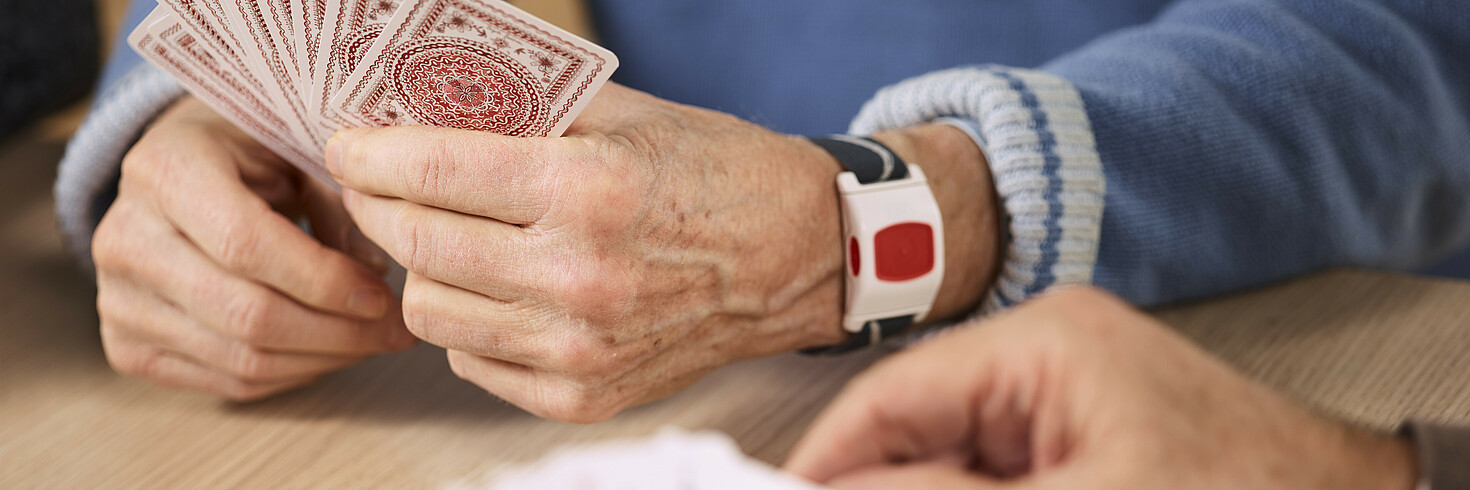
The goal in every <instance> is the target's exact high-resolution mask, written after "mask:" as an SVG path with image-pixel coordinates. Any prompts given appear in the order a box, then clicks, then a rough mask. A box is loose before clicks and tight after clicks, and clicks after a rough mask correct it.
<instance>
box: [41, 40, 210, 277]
mask: <svg viewBox="0 0 1470 490" xmlns="http://www.w3.org/2000/svg"><path fill="white" fill-rule="evenodd" d="M183 95H184V89H183V88H182V87H180V86H179V84H178V82H175V81H174V79H173V78H172V77H170V76H168V74H165V73H163V72H162V71H159V70H158V69H155V68H153V66H152V65H148V64H142V65H139V66H138V67H136V68H134V69H133V70H132V71H130V72H128V74H127V75H125V76H124V77H123V78H122V79H120V80H118V81H117V83H115V84H114V85H113V86H112V87H111V88H110V89H109V90H108V91H107V92H106V93H104V94H102V95H101V97H99V98H98V100H97V102H96V103H95V104H93V106H92V112H91V113H90V114H88V115H87V120H86V122H84V123H82V127H81V128H79V129H77V133H76V135H74V136H72V138H71V142H70V143H67V145H66V155H65V156H63V157H62V158H61V166H60V168H58V169H57V175H56V188H55V193H56V217H57V220H58V221H59V222H60V225H61V232H62V233H63V234H64V235H66V241H67V247H68V248H69V249H71V251H72V253H74V254H76V256H77V259H78V260H80V261H81V263H82V265H83V267H85V268H86V269H87V270H92V232H93V231H94V230H95V229H96V228H97V223H98V222H100V221H102V213H103V212H105V211H106V210H107V207H106V206H105V204H107V203H99V201H100V200H102V199H106V198H107V196H109V195H110V194H111V193H112V192H114V191H115V190H114V189H112V188H111V187H112V186H113V185H114V182H116V180H117V176H118V170H119V168H120V167H121V166H122V159H123V155H124V154H126V153H127V151H128V149H129V148H131V147H132V146H133V142H135V141H137V140H138V136H139V135H140V134H142V132H143V127H144V126H147V125H148V123H150V122H152V121H153V119H154V118H155V117H158V114H159V113H160V112H163V110H164V109H166V108H168V106H169V105H170V104H172V103H173V101H175V100H177V99H178V98H179V97H182V96H183ZM99 204H102V205H99Z"/></svg>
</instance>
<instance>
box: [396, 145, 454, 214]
mask: <svg viewBox="0 0 1470 490" xmlns="http://www.w3.org/2000/svg"><path fill="white" fill-rule="evenodd" d="M434 134H435V136H433V137H429V138H424V140H423V141H424V142H425V144H426V145H428V147H427V148H426V151H425V152H424V153H423V155H424V156H423V161H421V162H419V164H418V165H413V166H412V170H411V171H409V172H406V173H405V175H404V178H406V179H408V181H407V182H404V183H403V184H404V186H403V187H404V188H405V189H408V190H409V192H412V193H414V194H415V195H417V196H419V197H424V198H432V197H434V196H437V195H439V194H440V193H441V192H443V189H444V186H445V185H447V184H452V183H453V182H455V181H456V180H457V179H458V173H459V172H458V170H459V165H458V158H457V157H458V154H457V152H458V150H457V148H458V146H457V145H455V144H454V143H453V142H451V141H449V137H448V136H446V135H443V134H440V133H434Z"/></svg>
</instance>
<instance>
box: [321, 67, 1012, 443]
mask: <svg viewBox="0 0 1470 490" xmlns="http://www.w3.org/2000/svg"><path fill="white" fill-rule="evenodd" d="M569 133H570V134H572V136H569V137H566V138H510V137H505V136H498V135H494V134H488V133H476V132H469V131H460V130H454V129H444V128H430V127H404V128H378V129H353V130H347V131H343V132H340V133H338V134H337V135H336V136H335V137H334V138H333V140H332V141H331V143H329V144H328V149H327V161H328V168H329V169H330V170H331V172H332V174H333V175H334V176H336V178H337V179H338V181H339V182H341V184H342V185H343V186H344V187H345V188H346V189H348V190H347V191H345V192H344V196H343V197H344V200H345V202H346V204H347V209H348V211H350V212H351V214H352V216H353V218H354V219H355V221H356V222H357V223H358V225H359V226H361V227H362V230H363V233H365V234H366V235H367V236H368V237H369V238H371V239H372V240H373V241H374V242H376V243H378V244H379V245H381V246H382V247H383V249H384V250H386V251H387V252H388V253H389V254H390V255H392V256H393V257H394V258H395V259H397V260H398V262H399V263H401V264H403V265H404V266H405V267H406V268H407V269H408V270H409V272H410V275H409V279H408V283H407V285H406V287H405V289H404V315H405V319H406V320H407V324H408V328H409V329H410V330H411V331H412V332H413V333H414V334H415V335H417V336H418V337H420V338H422V339H424V340H425V341H428V342H430V343H433V344H437V345H440V346H443V347H445V348H447V349H449V362H450V364H451V365H452V366H453V368H454V371H455V372H456V373H457V374H458V375H459V376H460V377H463V378H465V379H467V380H469V381H472V382H474V383H476V384H478V385H479V386H481V387H483V388H484V389H486V390H488V391H490V392H492V393H494V394H496V395H498V396H500V397H501V398H503V399H505V400H507V401H509V402H511V403H514V404H516V405H518V406H520V407H522V408H525V409H526V410H528V411H531V412H533V413H535V414H538V415H541V416H543V417H548V418H554V419H560V420H567V421H574V422H594V421H599V420H603V419H606V418H608V417H610V416H612V415H613V414H615V413H617V412H618V411H620V410H622V409H623V408H625V407H628V406H631V405H634V404H637V403H640V402H643V401H647V400H651V399H654V398H658V397H661V396H664V395H666V394H668V393H670V392H672V391H675V390H677V389H680V388H682V387H684V386H687V385H688V384H690V383H692V382H694V381H695V380H697V379H699V378H700V377H701V376H703V375H704V374H705V373H708V372H709V371H711V370H713V369H715V368H716V367H719V366H722V365H725V364H728V363H731V362H734V361H737V360H741V359H747V358H752V357H757V356H764V355H769V354H772V353H777V352H785V351H791V350H794V349H798V348H802V347H810V346H818V345H827V344H834V343H837V342H839V341H841V340H842V337H843V334H842V332H841V328H840V327H839V319H840V315H841V311H842V288H843V284H842V276H841V273H842V258H843V256H842V251H843V249H842V247H841V230H840V229H841V226H840V222H839V216H838V207H837V196H836V190H835V185H834V177H835V176H836V174H837V173H838V171H839V169H840V167H839V166H838V165H837V162H836V160H835V159H833V158H831V157H830V156H828V155H827V154H826V153H824V152H823V151H822V150H821V149H820V148H818V147H816V146H815V145H813V144H811V143H810V142H807V141H805V140H803V139H800V138H795V137H790V136H785V135H779V134H776V133H773V132H770V131H767V130H765V129H762V128H760V127H758V126H755V125H752V124H749V123H746V122H743V121H740V120H738V119H736V118H734V117H731V116H728V115H724V114H720V113H716V112H712V111H706V110H701V109H696V108H692V107H687V106H681V105H678V104H674V103H670V102H667V101H663V100H660V99H657V98H654V97H652V96H649V95H647V94H643V93H640V92H636V91H633V90H630V89H627V88H624V87H621V86H617V85H615V84H610V85H609V86H607V87H605V88H604V89H603V90H602V93H601V94H599V95H598V96H597V98H596V99H595V100H594V101H593V103H592V104H591V105H590V106H589V107H588V109H587V111H586V112H584V113H583V114H582V115H581V117H580V118H579V119H578V120H577V122H576V124H575V125H574V126H573V127H572V128H571V130H570V132H569ZM935 135H937V137H940V138H945V139H944V141H946V142H949V143H951V144H953V143H954V142H956V141H957V142H959V144H960V145H963V146H960V147H959V148H958V149H956V150H951V151H950V152H949V153H944V152H939V151H933V152H931V153H928V154H925V155H926V156H928V155H944V156H952V155H954V154H963V155H968V156H971V157H972V158H971V160H970V161H962V160H963V159H961V158H948V159H946V161H945V162H943V163H942V164H941V163H940V162H938V161H936V162H934V164H933V165H926V166H925V170H926V171H927V172H929V175H930V176H931V178H932V179H933V180H934V181H941V182H949V183H945V184H937V185H938V186H939V187H944V188H945V189H947V190H949V192H948V194H947V197H948V199H946V196H940V198H939V199H940V201H941V206H944V205H945V204H946V203H948V204H951V205H952V206H951V207H950V208H949V210H950V211H952V212H953V213H952V216H951V215H946V234H949V233H953V235H952V236H954V237H955V240H968V241H967V242H964V241H962V242H954V241H951V242H950V243H962V244H963V245H956V246H955V247H954V248H955V251H956V252H955V253H954V254H951V255H948V256H947V258H948V260H950V261H952V262H951V267H950V269H947V271H951V272H947V273H946V274H947V277H946V283H945V284H946V286H947V291H948V292H941V299H940V304H939V306H938V307H937V308H936V317H943V316H946V315H952V314H955V313H958V312H960V311H963V310H965V309H966V308H968V307H970V306H971V305H973V304H974V303H975V302H976V301H978V296H979V292H980V291H983V290H984V284H985V283H986V282H988V280H989V277H990V274H991V269H993V265H991V264H992V262H994V255H995V251H994V248H995V246H994V242H995V241H996V236H997V234H996V233H995V232H994V224H995V223H994V222H995V219H994V217H993V216H992V215H991V214H984V213H982V212H980V210H985V211H987V212H992V213H993V211H990V208H989V207H988V205H989V203H990V202H991V198H990V197H989V196H990V195H991V194H990V192H991V191H990V186H989V182H988V176H987V175H988V174H985V173H984V170H983V167H984V165H983V162H980V161H979V160H978V157H979V151H978V149H976V148H975V147H974V144H973V143H971V142H970V141H969V140H968V139H967V138H965V136H964V135H963V133H960V132H959V131H958V130H954V129H952V128H947V127H946V128H943V129H937V130H936V129H934V128H932V127H931V128H926V129H923V130H921V131H918V132H916V133H915V134H913V135H899V134H895V135H889V136H888V137H889V138H890V140H889V141H892V142H893V143H894V145H895V147H897V148H903V150H897V149H896V151H916V150H913V148H917V147H923V148H925V149H928V150H934V149H935V148H938V147H937V146H935V145H922V144H919V143H916V142H917V141H919V140H921V139H924V138H928V137H930V136H935ZM924 141H928V140H924ZM966 147H967V148H966ZM965 152H968V153H965ZM906 156H908V155H906ZM936 159H937V157H936ZM937 192H938V191H937ZM960 210H963V211H964V212H961V211H960ZM975 237H984V238H983V239H982V238H975ZM961 255H965V256H963V257H961Z"/></svg>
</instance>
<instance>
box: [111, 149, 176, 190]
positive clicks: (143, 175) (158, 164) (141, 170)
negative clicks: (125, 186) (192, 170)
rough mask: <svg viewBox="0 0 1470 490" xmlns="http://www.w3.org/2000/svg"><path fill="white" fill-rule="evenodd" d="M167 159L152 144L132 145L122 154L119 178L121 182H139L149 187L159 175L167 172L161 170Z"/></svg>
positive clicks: (156, 180) (155, 181)
mask: <svg viewBox="0 0 1470 490" xmlns="http://www.w3.org/2000/svg"><path fill="white" fill-rule="evenodd" d="M167 161H168V157H167V156H165V155H163V154H162V153H160V152H159V151H158V150H156V149H155V148H154V146H153V145H146V144H140V145H134V146H133V148H132V149H131V150H128V153H127V154H125V155H123V159H122V177H121V178H122V180H123V182H127V183H141V184H143V185H145V186H150V187H151V186H153V185H154V184H156V183H157V182H158V179H159V176H160V175H162V174H166V173H167V172H163V171H162V168H163V167H164V166H166V162H167Z"/></svg>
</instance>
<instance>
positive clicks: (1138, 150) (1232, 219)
mask: <svg viewBox="0 0 1470 490" xmlns="http://www.w3.org/2000/svg"><path fill="white" fill-rule="evenodd" d="M1465 60H1470V4H1466V3H1464V2H1425V1H1414V0H1378V1H1373V0H1181V1H1178V2H1176V3H1174V4H1172V5H1171V6H1170V7H1169V8H1168V9H1166V10H1165V11H1164V12H1163V13H1162V14H1160V16H1159V17H1158V18H1157V19H1155V20H1154V21H1152V22H1150V23H1148V24H1145V25H1141V26H1138V27H1135V28H1130V29H1126V30H1123V31H1119V32H1116V33H1113V34H1111V35H1108V36H1105V37H1103V38H1100V39H1098V40H1096V41H1094V42H1092V43H1090V44H1088V45H1087V46H1084V47H1082V48H1080V49H1078V50H1076V51H1074V52H1072V53H1070V54H1067V55H1065V56H1063V57H1061V58H1059V59H1056V60H1053V61H1052V62H1050V63H1048V64H1046V65H1044V66H1042V67H1040V69H1039V70H1037V71H1034V72H1033V71H1027V70H1017V69H1012V68H1004V67H978V68H962V69H956V70H950V71H946V72H940V73H934V74H929V75H925V76H923V77H920V78H918V79H914V80H910V81H907V82H904V83H901V84H899V85H896V86H893V87H890V88H889V89H886V90H885V91H884V92H883V93H880V94H879V95H878V96H877V97H875V98H874V100H873V101H871V102H870V103H869V104H868V106H867V107H865V108H864V110H863V111H862V112H861V113H860V115H859V117H858V119H857V120H856V121H854V129H856V130H864V131H872V130H876V129H882V128H891V127H898V126H902V125H907V124H913V123H916V122H922V121H924V120H931V119H935V118H938V117H944V116H957V117H963V118H967V119H972V120H974V121H976V122H977V123H978V125H979V127H981V128H982V129H984V130H983V131H982V133H984V134H982V146H983V147H985V150H986V154H987V156H989V157H991V160H992V161H991V165H992V167H993V169H992V170H993V172H992V173H993V174H994V175H995V176H996V185H997V191H998V193H999V195H1000V196H1001V197H1002V200H1003V203H1004V206H1005V208H1006V210H1007V212H1008V213H1009V214H1010V216H1009V217H1010V219H1011V225H1010V228H1011V230H1010V231H1011V234H1012V243H1011V245H1010V251H1009V252H1008V260H1007V263H1006V265H1005V267H1004V272H1003V274H1004V276H1003V277H1002V278H1001V281H1000V283H999V284H997V287H996V291H997V292H998V294H999V295H1000V296H1002V297H1004V298H1003V299H1010V300H1016V299H1021V298H1015V297H1012V294H1011V292H1020V293H1025V294H1029V293H1032V292H1036V291H1039V290H1041V289H1043V288H1044V286H1046V285H1049V284H1051V283H1055V282H1068V281H1073V280H1076V281H1080V280H1081V279H1083V278H1090V279H1091V280H1092V281H1093V282H1095V283H1096V284H1098V285H1100V286H1103V287H1105V288H1108V289H1110V290H1112V291H1114V292H1116V293H1118V294H1120V295H1122V296H1124V297H1126V298H1128V299H1129V300H1131V301H1133V302H1135V303H1139V304H1146V305H1147V304H1159V303H1167V302H1173V301H1179V300H1184V299H1190V298H1196V297H1200V296H1205V295H1211V294H1218V293H1222V292H1226V291H1231V290H1236V289H1240V288H1245V287H1250V286H1253V285H1257V284H1262V283H1265V282H1269V281H1273V280H1277V279H1281V278H1285V277H1289V276H1292V275H1296V274H1301V273H1305V272H1309V271H1312V270H1315V269H1319V268H1323V267H1328V266H1334V265H1354V266H1367V267H1377V268H1388V269H1398V270H1408V269H1413V268H1416V267H1421V266H1423V265H1426V264H1428V263H1431V262H1433V261H1435V260H1436V259H1440V258H1443V257H1445V256H1447V255H1449V254H1452V253H1454V252H1455V251H1457V250H1459V249H1462V248H1464V246H1465V245H1466V243H1467V242H1470V193H1467V192H1464V191H1463V189H1465V188H1466V187H1465V186H1466V185H1467V184H1470V93H1467V92H1470V64H1467V63H1466V62H1465ZM1007 75H1009V77H1008V76H1007ZM997 78H999V80H997ZM1007 86H1009V87H1010V88H1009V89H1008V88H1007ZM1007 91H1009V92H1007ZM1027 91H1029V92H1031V93H1033V95H1032V96H1031V99H1032V100H1035V101H1036V102H1034V103H1028V102H1025V101H1026V100H1028V99H1027V95H1026V92H1027ZM1068 91H1075V93H1076V94H1077V95H1078V96H1079V97H1080V99H1079V100H1077V101H1075V106H1076V107H1079V108H1082V109H1081V110H1082V112H1083V116H1082V117H1081V118H1080V119H1079V118H1077V117H1073V116H1070V115H1068V116H1062V117H1056V116H1055V115H1054V114H1052V113H1053V112H1054V111H1060V112H1065V113H1068V114H1070V112H1068V111H1070V110H1071V109H1072V107H1073V106H1074V105H1073V102H1062V100H1063V99H1070V97H1068V96H1064V95H1061V94H1062V93H1064V92H1068ZM997 93H1001V94H1003V95H996V94H997ZM1046 94H1051V95H1046ZM998 97H999V98H1014V99H1018V100H1021V101H1023V102H1022V103H1021V104H1014V103H1009V104H1008V103H1002V102H987V100H989V99H996V98H998ZM1049 99H1050V102H1048V100H1049ZM997 100H998V99H997ZM1007 108H1009V109H1007ZM1028 111H1029V112H1028ZM1028 113H1029V115H1030V116H1031V118H1030V121H1029V122H1027V121H1026V116H1027V115H1028ZM1003 121H1010V122H1003ZM1059 121H1064V122H1065V124H1066V125H1067V128H1066V129H1058V127H1057V126H1058V122H1059ZM1007 125H1010V126H1007ZM1016 126H1020V127H1023V128H1025V129H1027V130H1028V131H1029V134H1028V135H1026V136H1016V135H1012V134H1010V133H1005V134H1004V135H1002V134H1001V133H995V134H994V135H992V134H991V133H994V132H996V131H998V128H1001V127H1010V128H1011V129H1012V130H1014V131H1017V132H1020V133H1024V131H1021V130H1020V129H1018V128H1016ZM1017 141H1019V142H1021V143H1020V146H1021V147H1023V148H1021V149H1023V150H1026V151H1027V152H1031V153H1034V154H1032V155H1028V156H1026V157H1025V158H1024V159H1023V158H1021V157H1019V156H1017V157H1011V156H1007V155H1010V153H1009V152H1010V150H1011V149H1012V148H1011V147H1010V146H1008V145H1011V146H1014V144H1015V143H1014V142H1017ZM1088 144H1094V145H1095V146H1094V147H1093V148H1095V155H1096V157H1097V158H1098V162H1100V172H1101V174H1102V176H1103V177H1104V179H1102V180H1105V182H1106V184H1107V192H1106V193H1105V194H1103V193H1102V192H1101V189H1102V186H1101V182H1098V183H1096V184H1093V183H1091V182H1092V181H1091V179H1093V176H1092V175H1090V174H1089V172H1090V171H1089V170H1088V168H1089V166H1090V165H1091V164H1090V162H1088V159H1089V158H1091V155H1090V154H1088V153H1087V151H1086V150H1087V148H1086V146H1087V145H1088ZM1048 151H1050V152H1051V153H1050V154H1049V153H1048ZM1037 155H1040V157H1039V158H1040V159H1041V160H1042V161H1043V162H1051V163H1041V164H1029V165H1028V164H1021V163H1018V162H1021V161H1027V160H1026V159H1030V160H1036V159H1037V158H1038V156H1037ZM1011 173H1018V174H1019V175H1010V174H1011ZM1013 182H1026V183H1028V184H1027V185H1021V184H1014V185H1012V184H1011V183H1013ZM1043 182H1045V183H1046V184H1045V187H1044V188H1043V187H1042V186H1043V184H1042V183H1043ZM1074 182H1088V184H1087V185H1086V186H1083V187H1082V188H1087V189H1096V191H1095V194H1097V196H1098V197H1099V198H1100V199H1101V202H1102V206H1098V208H1099V209H1096V210H1095V211H1094V206H1095V205H1096V201H1094V200H1092V199H1090V198H1089V199H1083V198H1082V197H1083V195H1082V194H1079V193H1078V192H1074V190H1076V189H1078V187H1077V186H1073V185H1072V184H1073V183H1074ZM1053 190H1057V191H1059V192H1051V191H1053ZM1013 200H1021V201H1023V202H1027V203H1032V202H1034V204H1026V205H1022V204H1019V203H1016V202H1013ZM1103 209H1105V210H1106V212H1105V213H1103V212H1102V210H1103ZM1098 216H1100V218H1098ZM1037 219H1040V220H1042V223H1043V226H1040V227H1035V228H1034V229H1024V228H1023V227H1032V226H1034V223H1035V222H1036V220H1037ZM1094 223H1096V224H1097V228H1096V229H1095V230H1094V228H1092V227H1093V226H1094ZM1053 224H1054V225H1053ZM1093 231H1095V232H1096V235H1089V233H1091V232H1093ZM1043 232H1044V233H1045V234H1044V237H1045V238H1044V239H1042V240H1040V241H1039V243H1040V248H1039V249H1038V248H1037V247H1036V246H1035V245H1034V244H1033V242H1036V240H1034V239H1030V238H1027V237H1028V236H1030V235H1041V234H1042V233H1043ZM1089 239H1091V240H1092V242H1091V243H1092V244H1095V246H1096V247H1095V260H1087V259H1088V256H1087V254H1086V253H1084V252H1082V251H1083V250H1084V249H1085V248H1086V246H1087V245H1088V244H1089V241H1088V240H1089ZM1050 243H1055V244H1056V245H1055V246H1049V245H1048V244H1050ZM1072 269H1078V270H1072ZM1081 269H1086V270H1085V271H1084V270H1081ZM1048 270H1050V271H1053V272H1052V273H1050V274H1047V273H1044V272H1045V271H1048ZM1060 270H1069V271H1070V272H1066V273H1062V272H1059V271H1060ZM1028 271H1029V272H1030V274H1029V275H1028ZM1008 291H1010V292H1008Z"/></svg>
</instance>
